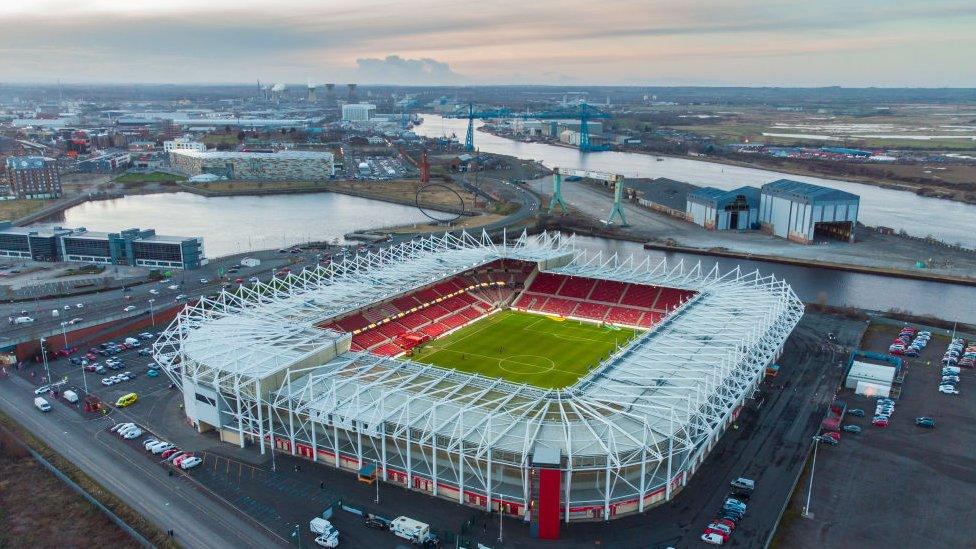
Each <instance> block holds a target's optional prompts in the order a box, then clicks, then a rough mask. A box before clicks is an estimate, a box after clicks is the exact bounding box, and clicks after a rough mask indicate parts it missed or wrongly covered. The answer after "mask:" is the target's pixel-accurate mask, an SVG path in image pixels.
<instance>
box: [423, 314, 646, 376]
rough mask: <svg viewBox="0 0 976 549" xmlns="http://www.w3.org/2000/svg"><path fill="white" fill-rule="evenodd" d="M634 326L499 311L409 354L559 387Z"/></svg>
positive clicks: (624, 338) (610, 349)
mask: <svg viewBox="0 0 976 549" xmlns="http://www.w3.org/2000/svg"><path fill="white" fill-rule="evenodd" d="M636 333H637V332H636V331H635V330H631V329H627V328H615V327H610V326H599V325H596V324H586V323H581V322H579V321H577V320H556V319H553V318H551V317H548V316H542V315H537V314H530V313H523V312H520V311H502V312H500V313H496V314H494V315H491V316H489V317H488V318H485V319H482V320H480V321H478V322H475V323H474V324H471V325H469V326H465V327H464V328H461V329H460V330H458V331H456V332H454V333H453V334H450V335H448V336H446V337H443V338H440V339H436V340H434V341H431V342H429V343H425V344H423V345H422V346H420V347H417V348H415V349H414V356H413V357H412V359H413V360H416V361H418V362H424V363H426V364H433V365H435V366H440V367H442V368H453V369H455V370H459V371H463V372H469V373H473V374H480V375H483V376H486V377H492V378H495V377H501V378H504V379H506V380H508V381H511V382H514V383H526V384H528V385H534V386H536V387H540V388H543V389H558V388H563V387H568V386H570V385H572V384H573V383H576V380H578V379H579V378H580V377H582V376H583V375H584V374H586V373H587V372H588V371H590V369H592V368H593V367H594V366H596V365H597V364H599V363H600V361H601V360H603V359H604V358H606V357H607V356H608V355H610V354H611V353H612V352H613V351H614V349H616V348H617V346H618V345H621V346H622V345H624V344H625V343H627V342H628V341H629V340H630V339H631V338H633V337H634V336H635V335H636Z"/></svg>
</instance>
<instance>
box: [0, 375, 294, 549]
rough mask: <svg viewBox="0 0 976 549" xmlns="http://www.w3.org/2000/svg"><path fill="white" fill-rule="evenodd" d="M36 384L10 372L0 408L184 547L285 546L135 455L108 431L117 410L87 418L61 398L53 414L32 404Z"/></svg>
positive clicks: (1, 386)
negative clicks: (170, 532)
mask: <svg viewBox="0 0 976 549" xmlns="http://www.w3.org/2000/svg"><path fill="white" fill-rule="evenodd" d="M32 390H33V386H32V385H31V384H30V383H28V382H27V381H26V380H24V379H22V378H20V377H18V376H15V375H10V376H7V377H5V378H3V379H2V380H0V409H2V410H3V412H4V413H5V414H7V415H8V416H10V417H12V418H13V419H14V420H15V421H17V422H18V423H20V424H21V425H23V426H24V427H25V428H27V429H28V430H29V431H30V432H31V433H33V434H34V435H35V436H37V437H38V438H40V439H41V440H43V441H44V442H45V443H46V444H48V445H49V446H50V447H51V448H53V449H54V450H55V451H57V452H58V453H59V454H61V455H62V456H65V457H66V458H67V459H68V460H70V461H71V462H72V463H74V464H75V465H77V466H78V467H79V468H80V469H81V470H82V471H84V472H85V473H86V474H87V475H88V476H90V477H91V478H92V479H93V480H95V481H96V482H98V483H99V484H100V485H101V486H103V487H104V488H106V489H108V490H109V491H111V492H112V493H114V494H115V495H116V496H118V497H119V498H120V499H122V500H123V501H125V503H126V504H128V505H129V506H130V507H132V509H134V510H135V511H136V512H138V513H139V514H141V515H142V516H143V517H145V518H146V519H148V520H150V521H152V522H153V523H155V524H156V525H157V526H158V527H159V528H161V529H162V530H170V529H172V530H173V531H174V534H175V539H176V541H177V542H179V543H180V545H183V546H186V547H201V548H204V547H206V548H209V547H226V546H232V547H269V546H281V545H284V543H283V540H281V539H278V538H275V537H272V536H271V535H270V534H269V533H268V532H267V531H266V530H264V529H263V528H260V527H258V526H257V525H255V524H253V522H252V521H249V520H247V519H245V518H243V517H241V516H240V515H238V514H236V513H235V512H233V511H232V510H230V509H227V508H225V507H224V506H223V505H222V504H220V503H218V502H216V501H214V500H213V499H211V498H210V497H208V496H207V495H205V494H204V493H202V492H200V491H199V490H198V489H197V488H195V487H194V486H193V485H192V484H190V483H189V482H188V481H187V480H186V479H185V478H184V477H182V476H174V477H169V476H167V472H166V470H165V469H163V468H162V467H158V466H155V465H154V464H151V463H149V462H146V461H145V460H144V459H136V458H137V457H138V456H134V455H133V454H132V452H131V450H130V449H127V448H125V445H124V442H123V441H121V440H120V439H119V438H118V437H116V436H115V435H113V434H112V433H110V432H108V430H107V428H108V427H110V426H111V425H113V424H114V423H115V419H116V418H118V419H124V418H122V417H121V414H120V413H119V411H115V412H113V413H112V414H110V415H109V416H107V417H105V418H99V419H91V420H87V419H84V418H82V417H80V416H79V415H78V414H77V413H76V412H75V411H73V410H70V409H68V408H66V407H65V405H64V404H63V403H62V402H55V403H53V406H52V410H51V412H49V413H46V414H45V413H42V412H40V411H38V410H37V409H36V408H34V406H33V399H34V395H33V391H32Z"/></svg>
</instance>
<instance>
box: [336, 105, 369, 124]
mask: <svg viewBox="0 0 976 549" xmlns="http://www.w3.org/2000/svg"><path fill="white" fill-rule="evenodd" d="M375 109H376V105H373V104H370V103H347V104H345V105H343V106H342V121H343V122H369V119H370V117H371V116H372V112H373V111H374V110H375Z"/></svg>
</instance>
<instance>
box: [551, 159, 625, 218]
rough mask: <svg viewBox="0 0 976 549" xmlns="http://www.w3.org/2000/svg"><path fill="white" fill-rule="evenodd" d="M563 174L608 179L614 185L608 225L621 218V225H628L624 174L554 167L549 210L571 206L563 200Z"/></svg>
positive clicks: (601, 179) (564, 210)
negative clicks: (625, 213) (625, 209)
mask: <svg viewBox="0 0 976 549" xmlns="http://www.w3.org/2000/svg"><path fill="white" fill-rule="evenodd" d="M563 176H566V177H577V178H582V177H585V178H587V179H596V180H598V181H606V182H608V183H610V184H611V185H613V207H612V208H611V209H610V217H608V218H607V221H606V223H607V225H613V221H614V219H617V218H620V226H621V227H627V226H628V225H627V218H626V217H625V216H624V208H623V197H624V176H622V175H620V174H616V173H607V172H594V171H590V170H576V169H572V168H553V169H552V198H551V199H550V200H549V211H550V212H551V211H552V210H553V208H555V207H556V206H559V207H560V208H561V209H562V211H563V213H566V212H567V211H568V210H569V208H567V207H566V202H565V201H564V200H563Z"/></svg>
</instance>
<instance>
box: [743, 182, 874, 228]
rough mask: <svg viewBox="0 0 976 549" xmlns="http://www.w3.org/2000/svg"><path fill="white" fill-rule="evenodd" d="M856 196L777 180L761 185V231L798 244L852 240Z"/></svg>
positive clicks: (806, 184)
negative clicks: (826, 240)
mask: <svg viewBox="0 0 976 549" xmlns="http://www.w3.org/2000/svg"><path fill="white" fill-rule="evenodd" d="M859 203H860V197H858V196H857V195H856V194H852V193H849V192H845V191H841V190H837V189H831V188H829V187H821V186H819V185H813V184H810V183H802V182H800V181H793V180H790V179H779V180H777V181H773V182H772V183H767V184H765V185H763V186H762V195H761V197H760V204H759V222H760V224H761V227H762V230H763V231H764V232H767V233H769V234H773V235H776V236H779V237H782V238H787V239H789V240H792V241H794V242H799V243H801V244H810V243H812V242H814V241H815V240H816V239H817V238H821V239H823V238H832V239H837V240H842V241H845V242H853V241H854V229H855V227H856V226H857V210H858V205H859Z"/></svg>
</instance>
